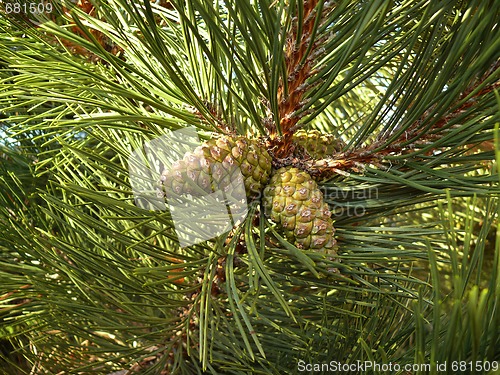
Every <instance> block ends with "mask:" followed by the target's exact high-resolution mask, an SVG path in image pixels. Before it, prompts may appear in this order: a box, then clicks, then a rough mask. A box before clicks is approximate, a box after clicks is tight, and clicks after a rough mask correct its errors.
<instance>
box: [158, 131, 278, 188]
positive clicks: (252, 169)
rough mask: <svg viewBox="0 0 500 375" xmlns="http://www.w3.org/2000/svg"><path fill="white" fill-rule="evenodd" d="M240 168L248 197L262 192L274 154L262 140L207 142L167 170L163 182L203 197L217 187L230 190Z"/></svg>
mask: <svg viewBox="0 0 500 375" xmlns="http://www.w3.org/2000/svg"><path fill="white" fill-rule="evenodd" d="M238 171H240V172H241V175H242V176H243V178H244V184H245V191H246V194H247V197H249V198H252V197H255V196H257V195H258V194H259V192H260V190H261V189H262V187H263V186H264V185H265V184H266V183H267V181H268V180H269V175H270V173H271V156H270V155H269V153H268V152H267V150H266V148H265V147H264V146H262V145H261V144H260V143H259V142H257V141H254V140H249V139H247V138H245V137H242V136H240V137H229V136H223V137H220V138H215V139H211V140H209V141H206V142H205V143H203V144H202V145H201V146H199V147H197V148H196V149H194V150H193V152H188V153H186V154H185V155H184V157H183V159H182V160H178V161H177V162H175V163H173V165H172V167H171V169H169V170H165V171H164V172H163V173H162V176H161V182H162V184H163V185H164V187H165V189H166V190H167V191H173V192H175V193H176V194H191V195H193V196H202V195H205V194H207V193H211V192H213V191H216V190H218V189H221V188H223V189H230V188H231V183H234V182H235V181H236V179H235V178H233V177H234V176H233V174H234V173H236V172H238Z"/></svg>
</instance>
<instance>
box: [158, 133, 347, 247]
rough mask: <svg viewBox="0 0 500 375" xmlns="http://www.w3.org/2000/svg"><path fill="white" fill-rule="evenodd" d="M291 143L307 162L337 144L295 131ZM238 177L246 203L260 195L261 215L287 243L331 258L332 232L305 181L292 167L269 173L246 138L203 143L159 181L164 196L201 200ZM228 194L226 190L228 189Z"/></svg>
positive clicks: (263, 152)
mask: <svg viewBox="0 0 500 375" xmlns="http://www.w3.org/2000/svg"><path fill="white" fill-rule="evenodd" d="M293 141H294V142H295V143H296V144H298V145H299V146H301V147H302V148H303V149H304V150H305V151H306V152H307V153H308V154H309V155H310V156H311V157H322V156H324V155H327V154H332V153H333V152H335V151H339V150H340V148H341V147H342V146H343V144H342V143H341V141H340V140H339V139H336V138H334V137H333V136H329V135H322V134H321V133H320V132H318V131H309V132H305V131H303V130H299V131H298V132H296V133H295V134H294V136H293ZM235 171H238V172H241V175H240V176H242V177H243V179H244V185H245V192H246V196H247V198H248V199H254V198H256V197H258V196H259V195H260V194H261V193H262V189H263V188H264V191H263V203H264V207H265V213H266V215H267V216H268V217H269V218H270V219H271V220H272V221H273V222H275V223H276V224H277V226H278V228H279V229H280V230H281V231H282V232H283V233H284V235H285V236H286V238H287V239H288V240H289V241H292V242H294V244H295V245H296V246H297V247H298V248H301V249H304V250H309V249H311V250H316V251H319V252H324V253H326V254H329V255H335V250H334V247H335V243H336V241H335V239H334V237H333V235H334V232H335V228H334V227H333V220H332V218H331V212H330V210H329V207H328V204H327V203H326V202H325V201H324V197H323V193H322V192H321V190H320V189H319V187H318V184H317V183H316V181H315V180H314V179H313V178H312V177H311V175H310V174H309V173H307V172H305V171H303V170H300V169H298V168H296V167H293V166H285V167H281V168H279V169H277V170H274V171H273V167H272V157H271V155H270V154H269V152H268V151H267V149H266V146H265V145H264V144H263V143H262V142H260V141H258V140H250V139H247V138H246V137H242V136H239V137H230V136H222V137H220V138H215V139H211V140H209V141H206V142H205V143H203V144H202V145H201V146H199V147H197V148H196V149H195V150H194V151H193V152H188V153H186V154H185V155H184V157H183V159H181V160H178V161H177V162H175V163H173V165H172V167H171V168H170V169H169V170H165V171H164V172H163V173H162V176H161V183H162V184H163V188H164V189H165V190H166V191H169V192H174V193H176V194H191V195H193V196H201V195H203V194H207V193H211V192H213V191H214V190H215V189H217V188H218V187H220V186H231V185H230V184H231V181H233V178H232V177H233V176H232V175H233V173H235ZM228 190H229V192H230V189H228Z"/></svg>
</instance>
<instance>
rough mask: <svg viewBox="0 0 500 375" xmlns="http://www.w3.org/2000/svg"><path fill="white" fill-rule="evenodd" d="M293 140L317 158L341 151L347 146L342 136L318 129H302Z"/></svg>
mask: <svg viewBox="0 0 500 375" xmlns="http://www.w3.org/2000/svg"><path fill="white" fill-rule="evenodd" d="M293 140H294V142H295V143H297V144H298V145H300V146H302V147H303V148H304V149H305V150H306V151H307V153H308V154H309V155H311V156H312V157H313V158H316V159H321V158H324V157H325V156H328V155H332V154H333V153H335V152H339V151H340V150H341V149H342V147H344V146H345V143H344V142H343V141H342V140H341V139H340V138H336V137H335V136H334V135H332V134H323V133H321V132H320V131H318V130H308V131H305V130H303V129H300V130H298V131H297V132H296V133H295V134H294V135H293Z"/></svg>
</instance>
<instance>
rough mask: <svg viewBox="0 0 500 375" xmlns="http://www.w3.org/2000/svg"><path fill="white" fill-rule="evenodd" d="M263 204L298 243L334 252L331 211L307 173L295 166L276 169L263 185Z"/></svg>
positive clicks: (286, 234) (304, 246)
mask: <svg viewBox="0 0 500 375" xmlns="http://www.w3.org/2000/svg"><path fill="white" fill-rule="evenodd" d="M264 207H265V210H266V214H267V216H269V217H270V218H271V220H272V221H274V222H275V223H277V224H278V226H279V227H280V228H281V229H282V230H283V232H284V234H285V236H286V237H287V238H288V240H290V241H294V242H295V245H296V246H297V247H299V248H302V249H305V250H308V249H314V250H318V251H323V252H325V253H328V254H333V255H334V254H335V250H334V245H335V243H336V241H335V239H334V238H333V234H334V232H335V228H334V227H333V220H332V219H331V212H330V210H329V209H328V204H327V203H325V202H324V200H323V193H322V192H321V191H320V190H319V188H318V185H317V183H316V182H315V181H314V180H313V179H312V177H311V176H310V175H309V174H308V173H306V172H304V171H301V170H299V169H297V168H295V167H284V168H280V169H279V170H278V171H276V172H275V173H274V174H273V175H272V177H271V181H270V182H269V185H268V186H267V187H266V188H265V189H264Z"/></svg>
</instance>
